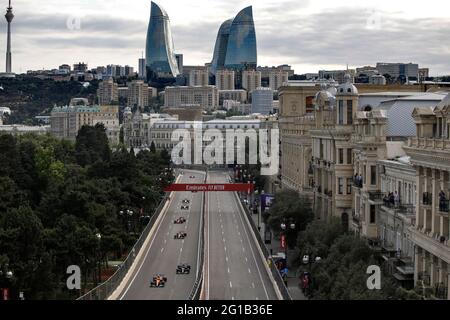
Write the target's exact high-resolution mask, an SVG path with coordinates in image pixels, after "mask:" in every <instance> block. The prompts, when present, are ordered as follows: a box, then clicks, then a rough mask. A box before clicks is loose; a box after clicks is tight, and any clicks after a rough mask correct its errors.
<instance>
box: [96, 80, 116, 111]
mask: <svg viewBox="0 0 450 320" xmlns="http://www.w3.org/2000/svg"><path fill="white" fill-rule="evenodd" d="M97 98H98V104H99V105H111V104H116V103H118V102H119V91H118V85H117V83H115V82H114V80H113V79H108V80H104V81H102V82H100V83H99V85H98V90H97Z"/></svg>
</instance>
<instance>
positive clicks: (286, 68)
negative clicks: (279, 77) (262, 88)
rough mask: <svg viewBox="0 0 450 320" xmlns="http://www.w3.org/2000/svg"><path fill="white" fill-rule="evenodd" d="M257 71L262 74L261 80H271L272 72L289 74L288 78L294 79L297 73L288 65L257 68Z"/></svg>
mask: <svg viewBox="0 0 450 320" xmlns="http://www.w3.org/2000/svg"><path fill="white" fill-rule="evenodd" d="M256 71H260V72H261V78H269V77H270V73H272V72H275V73H276V72H287V73H288V77H292V76H293V75H294V73H295V71H294V70H293V69H292V67H291V66H289V65H287V64H283V65H281V66H278V67H267V66H266V67H258V68H256Z"/></svg>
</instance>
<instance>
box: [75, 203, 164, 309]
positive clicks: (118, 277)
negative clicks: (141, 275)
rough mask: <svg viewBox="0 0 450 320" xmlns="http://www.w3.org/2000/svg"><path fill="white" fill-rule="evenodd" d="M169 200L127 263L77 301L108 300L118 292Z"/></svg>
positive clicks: (158, 209)
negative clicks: (117, 289)
mask: <svg viewBox="0 0 450 320" xmlns="http://www.w3.org/2000/svg"><path fill="white" fill-rule="evenodd" d="M168 200H169V197H168V196H167V195H166V196H165V197H164V199H163V200H162V201H161V203H160V204H159V206H158V208H156V210H155V212H154V214H153V216H152V217H151V219H150V221H149V223H148V224H147V226H146V227H145V229H144V231H143V232H142V234H141V236H140V238H139V240H138V241H137V242H136V244H135V245H134V246H133V248H132V249H131V251H130V253H129V254H128V257H127V258H126V259H125V261H124V262H123V263H122V264H121V265H120V267H119V269H118V270H117V271H116V272H115V273H114V274H113V275H112V277H111V278H109V279H108V280H106V281H105V282H103V283H102V284H101V285H99V286H98V287H96V288H94V289H92V290H91V291H89V292H88V293H86V294H85V295H83V296H81V297H80V298H78V299H77V300H106V299H108V297H109V296H110V295H111V294H112V293H113V292H114V291H115V290H116V288H117V287H118V286H119V285H120V283H121V282H122V280H123V279H124V277H125V276H126V274H127V273H128V271H129V270H130V267H131V266H132V265H133V262H134V260H135V258H136V256H137V254H138V253H139V250H141V248H142V245H143V244H144V242H145V240H146V239H147V236H148V235H149V233H150V230H151V229H152V228H153V226H154V225H155V222H156V220H157V219H158V216H159V215H160V214H161V211H162V209H163V208H164V206H165V204H166V202H167V201H168Z"/></svg>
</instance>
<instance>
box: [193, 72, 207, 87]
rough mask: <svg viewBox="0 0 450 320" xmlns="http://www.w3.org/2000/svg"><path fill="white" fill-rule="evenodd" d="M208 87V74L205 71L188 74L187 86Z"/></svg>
mask: <svg viewBox="0 0 450 320" xmlns="http://www.w3.org/2000/svg"><path fill="white" fill-rule="evenodd" d="M207 85H209V72H208V71H207V70H191V72H189V86H191V87H197V86H200V87H205V86H207Z"/></svg>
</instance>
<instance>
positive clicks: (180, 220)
mask: <svg viewBox="0 0 450 320" xmlns="http://www.w3.org/2000/svg"><path fill="white" fill-rule="evenodd" d="M185 222H186V219H185V218H183V217H181V218H178V219H176V220H175V221H174V222H173V223H174V224H183V223H185Z"/></svg>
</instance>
